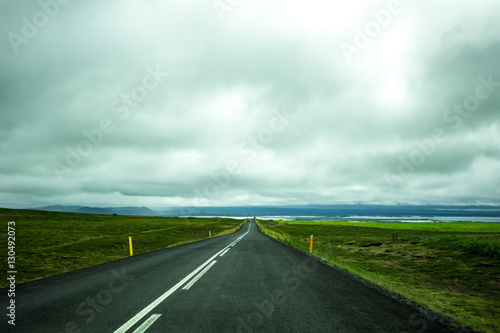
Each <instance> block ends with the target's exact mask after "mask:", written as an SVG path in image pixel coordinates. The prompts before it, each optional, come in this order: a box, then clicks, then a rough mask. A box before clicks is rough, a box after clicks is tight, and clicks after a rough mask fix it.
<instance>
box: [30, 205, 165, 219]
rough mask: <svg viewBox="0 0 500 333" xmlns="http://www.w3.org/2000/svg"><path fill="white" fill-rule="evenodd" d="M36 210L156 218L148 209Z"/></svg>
mask: <svg viewBox="0 0 500 333" xmlns="http://www.w3.org/2000/svg"><path fill="white" fill-rule="evenodd" d="M35 209H38V210H48V211H53V212H69V213H86V214H108V215H113V214H117V215H138V216H158V215H159V214H158V212H155V211H154V210H152V209H149V208H148V207H144V206H143V207H86V206H61V205H56V206H45V207H39V208H35Z"/></svg>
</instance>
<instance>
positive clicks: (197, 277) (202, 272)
mask: <svg viewBox="0 0 500 333" xmlns="http://www.w3.org/2000/svg"><path fill="white" fill-rule="evenodd" d="M226 251H227V250H226ZM216 262H217V260H214V261H212V262H211V263H210V265H208V266H207V267H205V269H204V270H202V271H201V272H200V274H198V275H196V276H195V277H194V279H192V280H191V282H189V283H188V284H186V285H185V286H184V287H183V288H182V290H189V288H191V287H192V286H193V284H195V283H196V281H198V280H199V279H200V278H201V277H202V276H203V275H204V274H205V273H206V272H207V271H208V270H209V269H210V268H212V266H213V265H215V263H216Z"/></svg>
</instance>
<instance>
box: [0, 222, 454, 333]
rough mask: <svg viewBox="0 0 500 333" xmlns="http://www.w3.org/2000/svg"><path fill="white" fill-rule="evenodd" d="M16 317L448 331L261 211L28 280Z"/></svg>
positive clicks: (163, 327) (64, 327)
mask: <svg viewBox="0 0 500 333" xmlns="http://www.w3.org/2000/svg"><path fill="white" fill-rule="evenodd" d="M0 302H1V304H2V307H3V308H4V309H5V308H6V306H7V303H6V302H7V295H6V290H5V289H3V290H2V295H1V296H0ZM4 305H5V306H4ZM4 311H5V310H4ZM5 312H6V311H5ZM7 320H8V318H7V317H6V316H5V315H4V319H3V321H2V323H1V324H0V332H11V331H12V332H50V333H54V332H61V333H63V332H69V333H73V332H75V333H76V332H111V333H119V332H127V333H140V332H148V333H152V332H245V333H246V332H449V330H448V329H447V328H445V327H444V326H441V325H440V324H439V323H438V322H434V321H431V320H429V319H425V317H424V316H423V315H422V314H420V313H419V312H417V311H416V310H414V309H412V308H411V307H409V306H406V305H403V304H401V303H399V302H397V301H395V300H393V299H391V298H389V297H387V296H385V295H383V294H381V293H379V292H378V291H376V290H374V289H371V288H369V287H367V286H365V285H364V284H363V283H361V282H358V281H356V280H354V279H352V278H351V277H349V276H348V275H346V274H343V273H340V272H338V271H337V270H335V269H332V268H331V267H328V266H326V265H323V264H321V263H319V262H317V261H315V260H313V259H311V258H310V257H309V256H306V255H304V254H302V253H300V252H298V251H296V250H294V249H292V248H290V247H288V246H286V245H283V244H281V243H279V242H277V241H274V240H272V239H270V238H269V237H267V236H265V235H262V234H261V233H260V232H259V231H258V228H257V225H256V224H255V222H254V221H252V220H249V222H248V223H246V224H245V225H244V226H243V227H242V228H241V230H240V231H238V232H236V233H234V234H231V235H228V236H223V237H216V238H211V239H208V240H205V241H201V242H196V243H193V244H188V245H183V246H179V247H175V248H170V249H165V250H160V251H155V252H152V253H147V254H143V255H138V256H134V257H130V258H126V259H122V260H118V261H114V262H111V263H107V264H103V265H99V266H95V267H91V268H87V269H83V270H79V271H75V272H71V273H67V274H63V275H59V276H55V277H51V278H47V279H43V280H39V281H35V282H31V283H26V284H22V285H20V286H18V288H17V293H16V326H15V329H13V327H12V326H11V325H8V324H7Z"/></svg>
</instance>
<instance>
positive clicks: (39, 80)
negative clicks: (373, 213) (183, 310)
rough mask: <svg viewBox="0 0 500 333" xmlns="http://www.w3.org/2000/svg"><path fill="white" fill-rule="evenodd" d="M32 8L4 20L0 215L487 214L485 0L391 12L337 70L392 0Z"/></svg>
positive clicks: (490, 137)
mask: <svg viewBox="0 0 500 333" xmlns="http://www.w3.org/2000/svg"><path fill="white" fill-rule="evenodd" d="M42 3H45V4H46V6H45V8H46V9H44V6H42V5H40V4H39V3H38V2H37V1H23V2H22V3H18V2H15V1H3V2H2V4H1V5H0V13H2V14H0V15H1V16H2V17H1V18H2V19H1V20H0V22H1V23H0V33H1V34H2V35H3V36H4V38H3V39H2V41H1V42H0V43H1V48H0V58H1V59H2V66H1V67H0V183H1V184H2V186H1V188H0V203H3V205H6V206H9V205H10V206H17V205H19V206H31V205H39V204H40V205H42V204H59V203H61V204H89V205H90V204H95V205H127V204H134V205H143V204H144V205H196V204H214V205H233V204H234V205H236V204H266V203H273V204H276V203H286V204H289V203H345V202H364V203H397V202H404V203H451V204H463V203H486V204H498V198H499V197H500V193H499V191H500V190H499V188H500V186H499V185H500V179H499V177H498V174H500V172H499V171H500V148H499V147H500V136H499V134H498V133H499V128H500V115H499V112H500V110H499V109H500V86H499V85H498V84H497V82H500V69H499V67H498V54H499V52H500V29H498V24H497V22H498V15H497V14H496V13H498V12H499V10H500V4H498V3H497V2H495V1H493V0H488V1H482V2H480V3H470V2H467V1H458V2H457V1H451V0H447V1H441V2H440V3H439V4H436V3H433V2H430V1H420V2H410V1H403V0H401V2H400V3H401V11H400V12H398V13H397V14H393V15H392V16H391V19H390V22H389V23H388V24H386V26H380V32H379V33H377V34H376V36H371V37H370V36H368V37H369V39H370V41H369V45H366V46H362V47H360V48H359V49H358V52H357V53H356V54H353V55H352V57H351V59H350V60H351V61H350V62H348V61H347V60H346V55H345V54H344V53H343V51H342V48H341V45H342V43H344V44H345V43H349V44H351V45H355V43H356V40H358V41H359V38H361V37H359V36H357V34H358V33H359V31H365V32H366V27H367V24H368V25H369V24H372V26H373V24H374V22H376V17H377V13H378V17H379V19H380V17H381V16H380V15H383V13H385V12H383V11H387V10H389V1H376V2H373V1H359V2H356V3H353V4H342V5H339V4H337V3H330V2H328V1H326V0H325V1H320V0H318V1H315V2H313V3H308V4H304V3H303V2H301V1H287V2H282V3H272V4H271V3H267V2H265V1H254V2H251V3H246V2H245V3H242V4H241V5H239V6H236V7H235V8H234V10H233V11H230V12H227V13H226V14H225V15H224V16H225V20H224V21H221V20H220V17H219V15H218V13H217V12H216V11H215V9H214V8H213V6H212V4H211V3H210V1H209V2H206V1H195V2H190V3H186V2H183V1H170V2H168V3H164V2H161V1H149V2H143V1H134V0H130V1H120V2H119V1H108V2H106V3H102V2H98V1H85V2H76V1H70V2H68V3H67V4H62V3H63V1H61V2H58V0H46V1H45V2H43V1H42ZM56 4H58V5H56ZM47 6H48V7H47ZM47 8H49V9H47ZM47 11H52V13H51V14H53V15H48V14H47ZM44 13H45V14H44ZM381 13H382V14H381ZM443 13H446V15H443ZM44 15H45V16H46V18H47V20H46V22H42V21H43V20H44V18H45V17H44ZM37 20H38V21H37ZM40 20H42V21H40ZM26 22H29V23H26ZM37 22H38V23H37ZM26 24H28V25H29V24H33V25H34V27H35V30H36V31H33V27H31V30H30V27H27V26H26ZM375 24H376V23H375ZM26 32H28V36H27V35H26ZM12 34H16V35H17V36H18V37H20V38H24V39H23V42H22V43H17V44H16V42H14V44H13V42H12V41H13V39H12V38H13V37H12V36H13V35H12ZM31 35H33V36H31ZM16 38H17V37H16ZM15 40H16V39H15ZM15 40H14V41H15ZM17 41H19V39H17ZM154 73H156V74H154ZM165 73H166V74H165ZM485 80H486V82H488V81H492V82H493V83H490V84H487V86H485V83H484V82H485ZM481 85H482V86H483V88H478V87H480V86H481ZM478 89H479V90H478ZM478 93H479V95H478ZM486 95H488V96H486ZM478 96H479V97H480V98H479V97H478ZM476 102H477V105H476V104H474V103H476ZM467 103H469V104H467ZM471 103H472V104H471ZM457 105H458V106H459V107H461V109H457V108H456V106H457ZM467 107H469V108H471V107H472V110H467Z"/></svg>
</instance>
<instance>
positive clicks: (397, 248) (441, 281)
mask: <svg viewBox="0 0 500 333" xmlns="http://www.w3.org/2000/svg"><path fill="white" fill-rule="evenodd" d="M258 222H259V224H260V225H261V227H262V228H263V230H264V232H266V231H267V234H268V235H269V236H272V233H273V232H274V233H275V237H276V238H278V237H279V238H280V239H281V240H283V241H285V242H287V243H289V244H291V245H294V246H296V247H298V248H301V249H302V250H304V251H309V240H310V236H311V235H314V237H313V253H314V254H315V255H317V256H319V257H322V258H323V259H325V260H327V261H329V262H330V263H332V264H334V265H336V266H338V267H340V268H343V269H345V270H347V271H349V272H351V273H353V274H356V275H359V276H361V277H363V278H365V279H368V280H371V281H373V282H375V283H377V284H379V285H381V286H384V287H386V288H387V289H389V290H390V291H393V292H396V293H399V294H401V295H403V296H405V297H407V298H408V299H411V300H414V301H416V302H418V303H420V304H424V305H426V306H427V307H429V308H430V309H432V310H435V311H438V312H440V313H443V314H445V315H447V316H449V317H451V318H453V319H455V320H456V321H458V322H459V323H461V324H463V325H465V326H469V327H472V328H474V329H475V330H478V331H483V332H499V331H500V325H499V322H498V318H500V255H499V248H500V224H495V223H468V222H457V223H448V222H446V223H372V222H366V223H365V222H359V223H357V222H295V221H293V222H292V221H263V220H262V221H258ZM395 233H397V236H398V239H397V240H393V234H395Z"/></svg>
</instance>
